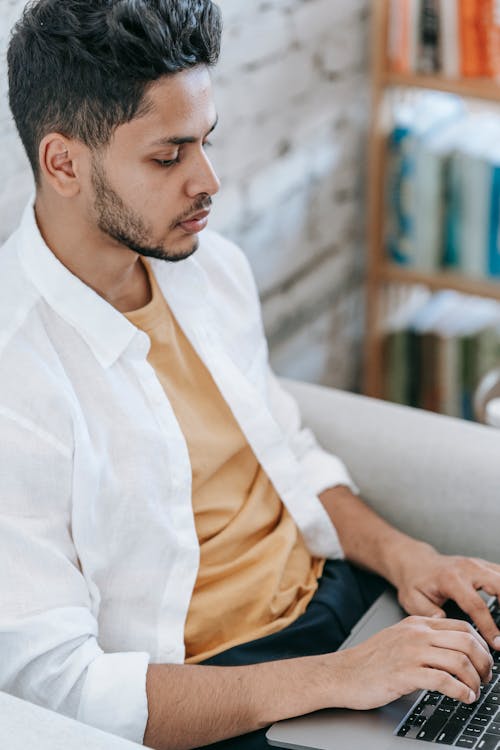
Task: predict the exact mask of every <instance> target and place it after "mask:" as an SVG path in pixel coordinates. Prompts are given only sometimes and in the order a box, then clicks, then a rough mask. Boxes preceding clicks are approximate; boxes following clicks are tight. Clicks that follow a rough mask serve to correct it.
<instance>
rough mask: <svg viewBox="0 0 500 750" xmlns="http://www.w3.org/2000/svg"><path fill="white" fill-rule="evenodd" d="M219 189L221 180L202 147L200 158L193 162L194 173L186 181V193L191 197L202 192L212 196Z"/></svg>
mask: <svg viewBox="0 0 500 750" xmlns="http://www.w3.org/2000/svg"><path fill="white" fill-rule="evenodd" d="M219 190H220V180H219V178H218V177H217V174H216V173H215V170H214V168H213V166H212V163H211V161H210V159H209V158H208V156H207V154H206V153H205V151H204V150H203V149H201V151H200V155H199V159H197V160H196V163H195V164H193V170H192V173H191V175H190V176H189V178H188V180H187V182H186V193H187V194H188V195H189V197H190V198H195V197H196V196H197V195H200V194H201V193H206V194H207V195H210V196H212V195H215V194H216V193H218V192H219Z"/></svg>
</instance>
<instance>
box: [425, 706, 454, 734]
mask: <svg viewBox="0 0 500 750" xmlns="http://www.w3.org/2000/svg"><path fill="white" fill-rule="evenodd" d="M449 718H450V713H449V711H446V710H445V709H441V708H437V709H436V710H435V711H434V713H433V714H432V716H431V717H430V718H429V719H427V721H426V722H425V724H424V726H423V727H422V729H421V730H420V732H419V733H418V734H417V740H427V742H432V740H434V739H436V737H437V736H438V734H439V732H440V731H441V729H442V728H443V727H444V725H445V724H446V722H447V721H448V719H449Z"/></svg>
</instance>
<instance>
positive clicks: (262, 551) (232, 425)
mask: <svg viewBox="0 0 500 750" xmlns="http://www.w3.org/2000/svg"><path fill="white" fill-rule="evenodd" d="M145 266H146V268H147V270H148V274H149V277H150V281H151V288H152V292H153V298H152V300H151V302H150V303H149V304H148V305H146V307H143V308H142V309H140V310H135V311H133V312H131V313H128V314H127V316H126V317H127V318H128V319H129V320H130V321H131V322H132V323H133V324H134V325H135V326H136V327H137V328H140V329H142V330H143V331H145V332H146V333H147V334H148V335H149V337H150V339H151V350H150V353H149V357H148V360H149V362H150V364H151V365H152V367H153V368H154V370H155V371H156V374H157V376H158V378H159V380H160V383H161V384H162V386H163V388H164V390H165V392H166V394H167V396H168V398H169V401H170V403H171V405H172V408H173V410H174V412H175V415H176V417H177V420H178V422H179V424H180V427H181V429H182V431H183V434H184V437H185V439H186V442H187V446H188V450H189V456H190V460H191V466H192V474H193V492H192V502H193V510H194V518H195V525H196V531H197V534H198V539H199V543H200V554H201V559H200V569H199V572H198V578H197V581H196V584H195V588H194V592H193V596H192V600H191V605H190V609H189V612H188V617H187V621H186V625H185V645H186V662H190V663H196V662H200V661H203V660H204V659H207V658H209V657H210V656H213V655H214V654H216V653H219V652H221V651H224V650H226V649H227V648H230V647H231V646H235V645H237V644H240V643H245V642H247V641H250V640H254V639H255V638H261V637H263V636H265V635H269V634H270V633H274V632H277V631H279V630H282V629H283V628H284V627H285V626H287V625H289V624H290V623H291V622H293V621H294V620H296V619H297V617H299V616H300V615H301V614H303V612H304V611H305V609H306V607H307V605H308V603H309V602H310V600H311V599H312V597H313V595H314V593H315V591H316V589H317V579H318V577H319V576H320V575H321V573H322V570H323V564H324V560H320V559H316V558H312V557H311V555H310V554H309V552H308V550H307V548H306V545H305V543H304V541H303V539H302V536H301V534H300V532H299V530H298V528H297V526H296V524H295V522H294V521H293V519H292V517H291V516H290V514H289V513H288V511H287V510H286V508H285V507H284V505H283V503H282V502H281V500H280V498H279V497H278V495H277V493H276V491H275V489H274V487H273V485H272V484H271V482H270V481H269V479H268V477H267V475H266V474H265V472H264V471H263V469H262V467H261V466H260V465H259V463H258V461H257V459H256V458H255V456H254V454H253V452H252V450H251V448H250V446H249V445H248V443H247V441H246V438H245V436H244V435H243V433H242V431H241V429H240V427H239V425H238V423H237V422H236V420H235V418H234V416H233V414H232V412H231V410H230V409H229V407H228V405H227V404H226V402H225V401H224V399H223V398H222V396H221V394H220V391H219V390H218V388H217V386H216V384H215V382H214V381H213V379H212V376H211V375H210V373H209V372H208V370H207V368H206V367H205V365H204V364H203V363H202V361H201V360H200V358H199V357H198V355H197V354H196V352H195V351H194V349H193V347H192V346H191V344H190V343H189V341H188V340H187V338H186V337H185V335H184V334H183V332H182V330H181V329H180V327H179V325H178V324H177V321H176V320H175V318H174V316H173V315H172V313H171V312H170V309H169V307H168V305H167V303H166V301H165V298H164V297H163V294H162V292H161V290H160V288H159V286H158V284H157V282H156V279H155V278H154V275H153V274H152V272H151V269H150V268H149V265H148V264H147V263H145Z"/></svg>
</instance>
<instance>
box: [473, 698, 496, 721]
mask: <svg viewBox="0 0 500 750" xmlns="http://www.w3.org/2000/svg"><path fill="white" fill-rule="evenodd" d="M497 711H498V706H491V705H488V701H486V702H485V703H483V705H482V706H480V708H479V711H478V714H479V715H480V716H491V717H492V718H493V716H495V715H496V714H497Z"/></svg>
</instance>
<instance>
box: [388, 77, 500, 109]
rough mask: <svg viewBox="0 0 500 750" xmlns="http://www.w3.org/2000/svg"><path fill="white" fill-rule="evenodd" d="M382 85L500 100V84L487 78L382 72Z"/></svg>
mask: <svg viewBox="0 0 500 750" xmlns="http://www.w3.org/2000/svg"><path fill="white" fill-rule="evenodd" d="M382 81H383V85H384V86H386V87H390V86H401V87H405V88H419V89H433V90H435V91H447V92H449V93H451V94H458V95H459V96H463V97H466V98H471V99H486V100H488V101H498V102H500V84H498V83H497V82H496V81H494V80H491V79H489V78H478V79H474V78H466V79H463V78H461V79H457V80H454V79H452V78H444V77H443V76H422V75H411V74H410V75H403V74H400V73H391V72H384V73H383V74H382Z"/></svg>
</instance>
